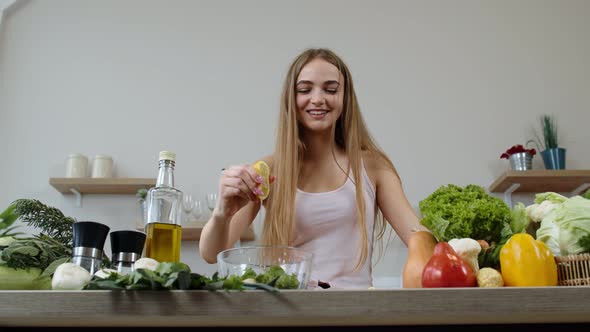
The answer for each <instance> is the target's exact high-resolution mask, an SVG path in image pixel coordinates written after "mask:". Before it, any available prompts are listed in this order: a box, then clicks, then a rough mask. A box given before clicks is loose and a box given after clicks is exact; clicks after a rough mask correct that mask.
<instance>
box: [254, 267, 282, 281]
mask: <svg viewBox="0 0 590 332" xmlns="http://www.w3.org/2000/svg"><path fill="white" fill-rule="evenodd" d="M284 274H285V270H283V268H282V267H280V266H278V265H275V266H271V267H270V268H269V269H268V270H267V271H266V272H264V273H261V274H259V275H257V276H256V282H259V283H261V284H270V283H271V282H272V281H273V280H275V279H278V278H279V277H280V276H282V275H284Z"/></svg>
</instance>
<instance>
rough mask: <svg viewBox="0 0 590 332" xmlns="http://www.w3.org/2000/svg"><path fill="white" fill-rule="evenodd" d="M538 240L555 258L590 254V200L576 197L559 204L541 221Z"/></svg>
mask: <svg viewBox="0 0 590 332" xmlns="http://www.w3.org/2000/svg"><path fill="white" fill-rule="evenodd" d="M537 240H539V241H542V242H544V243H545V244H547V246H548V247H549V249H551V251H552V252H553V255H555V256H565V255H573V254H580V253H586V252H590V200H587V199H585V198H583V197H581V196H574V197H572V198H569V199H567V200H565V201H564V202H563V203H561V204H558V205H557V206H556V207H555V208H553V209H552V210H551V211H549V213H548V214H547V215H545V217H544V218H543V220H542V221H541V227H540V228H539V229H538V230H537Z"/></svg>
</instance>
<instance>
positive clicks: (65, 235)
mask: <svg viewBox="0 0 590 332" xmlns="http://www.w3.org/2000/svg"><path fill="white" fill-rule="evenodd" d="M13 204H15V206H16V208H15V212H16V214H17V215H18V216H19V218H20V220H21V221H22V222H24V223H27V224H29V225H30V226H32V227H35V228H38V229H40V230H41V233H44V234H46V235H47V236H48V237H51V238H53V239H54V240H55V241H57V242H59V243H61V244H63V245H64V246H69V247H71V246H72V241H73V225H74V222H76V219H74V218H71V217H66V216H64V214H63V213H62V212H61V211H60V210H59V209H57V208H54V207H51V206H47V205H45V204H43V203H41V202H40V201H38V200H36V199H17V200H16V201H15V202H14V203H13Z"/></svg>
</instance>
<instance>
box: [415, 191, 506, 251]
mask: <svg viewBox="0 0 590 332" xmlns="http://www.w3.org/2000/svg"><path fill="white" fill-rule="evenodd" d="M419 208H420V214H421V215H422V220H421V223H422V225H424V226H426V227H427V228H428V229H430V230H431V231H432V233H433V234H434V236H435V237H436V238H437V240H438V241H449V240H451V239H455V238H472V239H477V240H486V241H488V242H499V241H500V239H501V232H502V228H504V226H506V225H509V224H510V221H511V214H510V213H511V211H510V208H509V207H508V205H506V203H504V201H502V200H501V199H500V198H497V197H493V196H490V195H488V194H487V193H486V191H485V190H484V189H483V188H482V187H480V186H477V185H473V184H471V185H468V186H466V187H465V188H462V187H460V186H457V185H453V184H449V185H447V186H442V187H440V188H438V189H437V190H436V191H435V192H433V193H432V194H430V195H429V196H428V197H427V198H426V199H424V200H422V201H420V203H419ZM508 227H509V226H508Z"/></svg>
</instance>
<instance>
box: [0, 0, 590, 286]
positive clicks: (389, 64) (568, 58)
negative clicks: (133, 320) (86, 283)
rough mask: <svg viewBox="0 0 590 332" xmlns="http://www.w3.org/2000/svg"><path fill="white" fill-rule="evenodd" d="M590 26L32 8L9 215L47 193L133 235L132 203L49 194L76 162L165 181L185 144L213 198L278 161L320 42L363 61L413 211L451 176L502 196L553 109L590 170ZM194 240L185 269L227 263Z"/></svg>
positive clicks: (362, 95) (4, 89) (5, 181)
mask: <svg viewBox="0 0 590 332" xmlns="http://www.w3.org/2000/svg"><path fill="white" fill-rule="evenodd" d="M588 17H590V2H588V1H584V0H578V1H565V0H564V1H552V0H546V1H542V0H521V1H507V0H505V1H497V0H489V1H470V0H463V1H461V0H447V1H435V0H432V1H425V0H422V1H386V0H383V1H376V0H369V1H351V0H347V1H341V0H324V1H316V0H301V1H274V0H266V1H265V0H249V1H239V0H235V1H230V0H222V1H217V0H216V1H213V0H211V1H204V0H201V1H181V0H176V1H139V0H126V1H118V0H117V1H115V0H101V1H82V2H80V1H73V0H54V1H39V0H30V1H29V0H21V1H18V2H17V4H15V5H13V6H12V7H11V8H10V10H9V11H8V13H5V15H4V19H3V21H2V27H1V28H0V29H1V30H0V31H1V34H0V142H1V143H0V153H1V155H2V162H1V163H0V171H1V172H0V180H1V183H2V190H0V206H6V205H8V204H9V203H10V202H12V201H13V200H15V199H17V198H36V199H39V200H41V201H43V202H45V203H46V204H49V205H52V206H55V207H58V208H59V209H61V210H62V211H63V212H64V213H65V214H66V215H69V216H72V217H75V218H77V219H78V220H96V221H100V222H104V223H106V224H108V225H110V226H111V229H112V230H117V229H130V228H133V227H134V223H135V220H136V219H137V218H138V212H137V211H138V210H137V209H138V208H137V202H136V200H135V197H133V196H124V195H121V196H86V197H84V201H83V207H82V208H76V207H75V206H74V198H73V197H72V196H63V195H62V194H60V193H58V192H57V191H56V190H55V189H53V188H52V187H51V186H50V185H49V184H48V179H49V178H50V177H61V176H64V172H65V164H64V163H65V158H66V156H67V155H68V154H69V153H73V152H79V153H83V154H86V155H87V156H89V157H90V158H92V157H93V156H94V155H95V154H109V155H112V156H113V157H114V160H115V174H116V176H121V177H155V176H156V172H157V156H158V152H159V151H160V150H161V149H170V150H173V151H175V152H176V153H177V167H176V183H177V186H178V187H179V188H180V189H181V190H183V191H185V192H188V193H192V194H195V195H198V196H200V197H203V195H204V194H205V193H206V192H207V191H212V190H215V189H216V183H217V177H218V174H219V170H220V168H222V167H224V166H227V165H230V164H234V163H242V162H251V161H254V160H256V159H257V158H259V157H261V156H263V155H266V154H268V153H270V152H271V150H272V146H273V143H274V139H273V138H274V130H275V124H276V113H277V109H278V108H277V105H278V100H279V94H280V88H281V84H282V79H283V75H284V73H285V72H286V70H287V66H288V64H289V63H290V61H291V60H292V59H293V57H294V56H295V55H296V54H297V53H299V52H300V51H302V50H303V49H305V48H307V47H315V46H321V47H329V48H332V49H333V50H335V51H336V52H337V53H339V54H340V55H341V56H342V57H343V58H344V59H345V61H346V62H347V63H348V65H349V66H350V69H351V71H352V73H353V77H354V79H355V84H356V87H357V93H358V97H359V99H360V103H361V106H362V109H363V112H364V115H365V120H366V121H367V123H368V126H369V127H370V129H371V131H372V133H373V135H374V136H375V138H376V139H377V140H378V142H380V144H381V146H382V147H383V148H384V150H385V151H386V152H387V153H388V154H389V155H390V157H391V158H392V159H393V161H394V163H395V164H396V166H397V168H398V170H399V173H400V174H401V176H402V179H403V183H404V185H405V190H406V193H407V195H408V198H409V199H410V201H411V202H412V204H414V205H417V204H418V202H419V201H420V200H421V199H423V198H424V197H426V196H427V195H428V194H430V193H431V192H432V191H433V190H435V189H436V188H438V187H439V186H440V185H443V184H448V183H455V184H459V185H465V184H470V183H474V184H479V185H482V186H484V187H487V186H489V185H490V184H491V183H492V182H493V180H494V179H495V178H496V177H497V176H499V175H500V174H501V173H502V172H503V171H505V170H506V169H507V168H508V164H507V161H506V160H501V159H499V155H500V154H501V153H502V152H503V151H504V150H505V149H507V148H508V147H509V146H511V145H513V144H517V143H524V142H526V141H527V140H528V139H530V138H532V127H533V126H536V125H537V124H538V117H539V116H540V115H541V114H544V113H552V114H555V115H557V121H558V126H559V130H560V138H561V140H562V143H563V144H562V145H563V146H564V147H566V148H567V149H568V157H567V166H568V168H570V169H584V168H588V165H589V163H590V155H589V154H588V142H589V140H590V135H589V134H588V129H587V125H588V123H590V112H588V110H589V109H590V39H589V38H588V31H590V20H589V19H588ZM534 167H535V168H542V167H543V166H542V163H541V161H540V158H539V157H538V156H537V157H535V162H534ZM525 199H526V198H525ZM107 248H108V243H107ZM196 248H197V244H196V243H185V245H184V247H183V258H182V259H183V261H186V262H187V263H189V264H190V265H191V266H192V267H193V269H195V270H197V271H199V272H203V273H211V272H212V271H214V270H215V267H214V266H206V264H205V263H204V262H203V261H202V260H201V259H200V257H199V255H198V253H197V251H196V250H197V249H196ZM404 256H405V249H404V248H403V245H401V244H400V243H399V241H397V242H395V241H394V243H393V244H392V245H391V246H390V249H389V250H388V251H387V254H386V256H385V257H384V258H383V259H382V260H381V261H380V262H379V263H378V264H377V267H376V269H375V274H376V276H377V277H392V276H397V275H399V274H400V272H401V264H402V263H403V261H404V259H405V257H404Z"/></svg>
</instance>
